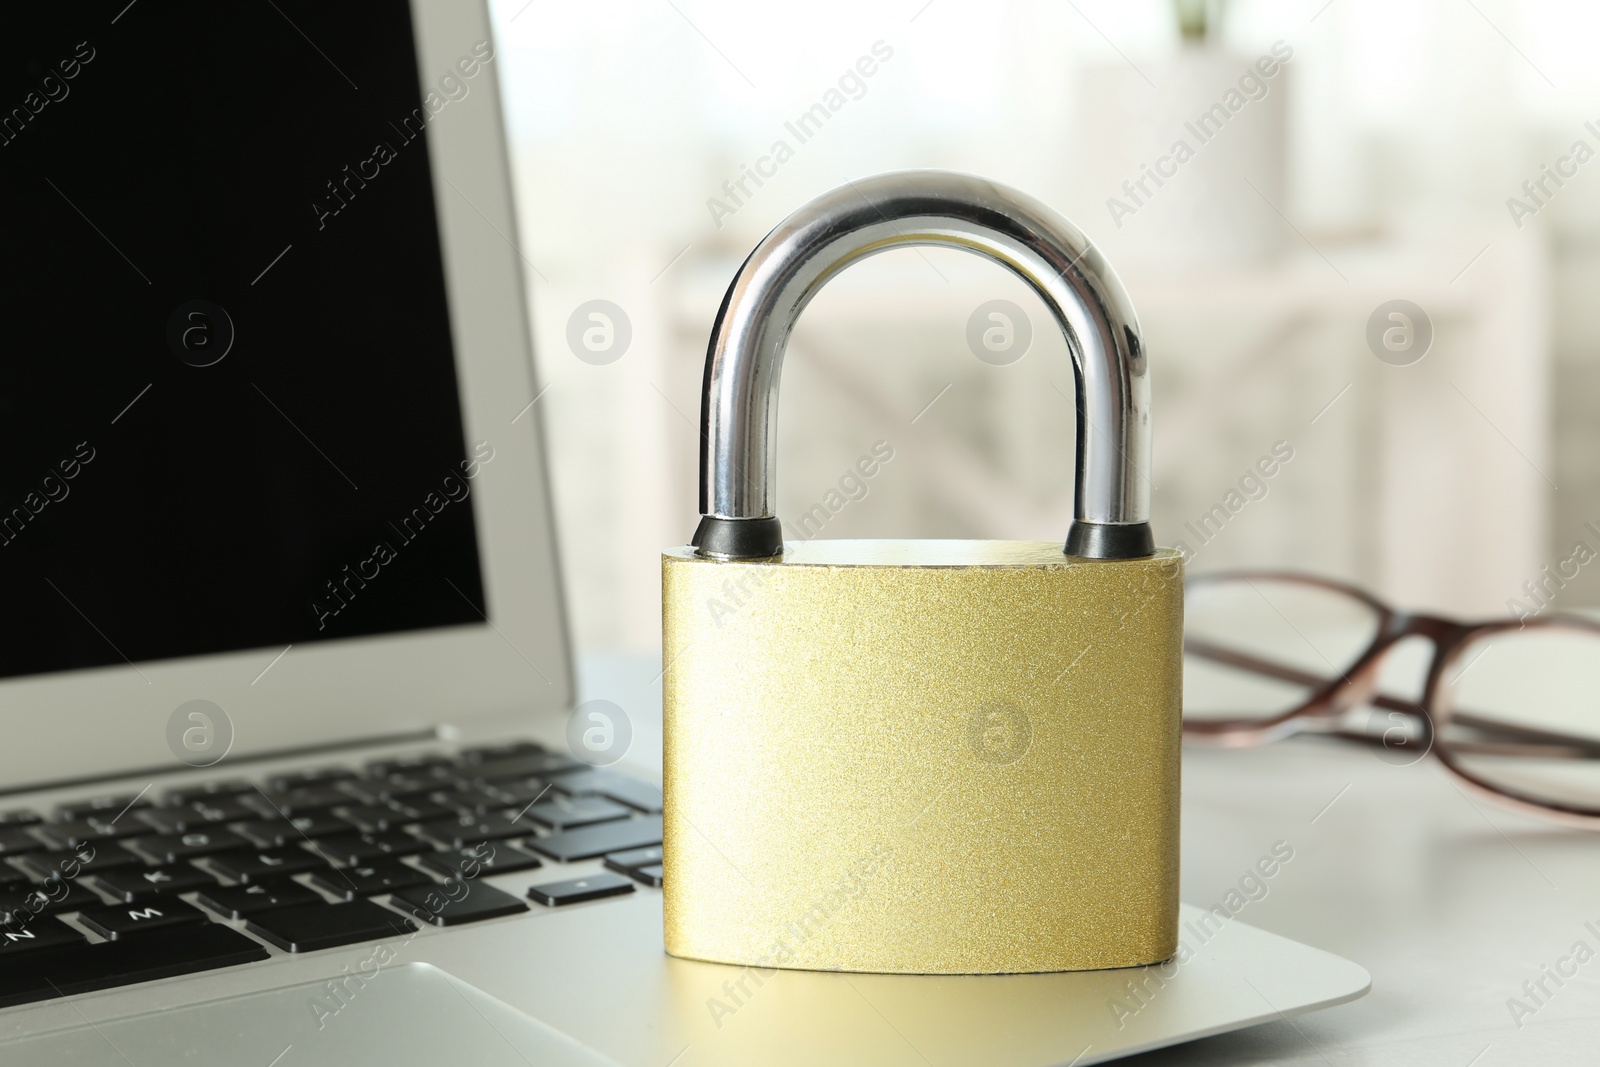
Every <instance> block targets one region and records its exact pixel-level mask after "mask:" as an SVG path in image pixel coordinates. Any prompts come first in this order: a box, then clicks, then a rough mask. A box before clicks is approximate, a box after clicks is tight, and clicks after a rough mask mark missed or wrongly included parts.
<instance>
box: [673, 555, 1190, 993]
mask: <svg viewBox="0 0 1600 1067" xmlns="http://www.w3.org/2000/svg"><path fill="white" fill-rule="evenodd" d="M662 608H663V610H662V614H663V620H662V621H663V650H662V651H663V657H664V662H665V663H666V669H665V672H664V674H663V677H662V686H663V699H664V712H665V754H664V758H665V768H664V769H665V793H666V816H665V818H666V824H665V845H664V848H665V871H664V879H663V882H664V884H663V891H664V893H665V898H666V899H665V916H666V948H667V951H668V952H670V953H672V954H673V955H675V956H683V957H687V958H691V959H699V960H710V961H714V962H721V963H732V964H742V965H746V966H750V967H754V968H758V969H767V968H776V967H795V968H805V969H816V970H846V971H869V972H885V973H901V974H995V973H1017V972H1031V971H1061V970H1079V969H1088V968H1097V967H1124V966H1133V965H1138V964H1146V963H1153V962H1156V961H1159V960H1164V959H1166V958H1168V957H1170V956H1171V955H1172V954H1173V953H1174V952H1175V951H1176V949H1177V922H1178V919H1177V916H1178V821H1179V820H1178V812H1179V768H1180V759H1181V757H1180V726H1181V723H1180V719H1181V701H1182V640H1183V578H1182V561H1181V558H1180V557H1179V555H1178V554H1177V553H1176V552H1173V551H1171V550H1169V549H1163V550H1161V551H1159V552H1158V553H1157V555H1156V556H1155V557H1153V558H1149V559H1138V560H1109V561H1105V560H1087V559H1075V558H1072V557H1068V556H1065V555H1063V554H1062V552H1061V547H1060V545H1059V544H1054V543H1050V542H1042V541H1041V542H1033V541H1022V542H1019V541H843V540H834V541H811V542H791V543H789V544H787V545H786V546H785V550H784V554H783V555H782V556H781V557H776V558H774V559H770V560H749V561H734V562H719V561H715V560H708V559H701V558H697V557H696V556H695V555H694V550H693V549H692V548H680V549H674V550H670V551H668V552H667V553H665V554H664V555H663V558H662Z"/></svg>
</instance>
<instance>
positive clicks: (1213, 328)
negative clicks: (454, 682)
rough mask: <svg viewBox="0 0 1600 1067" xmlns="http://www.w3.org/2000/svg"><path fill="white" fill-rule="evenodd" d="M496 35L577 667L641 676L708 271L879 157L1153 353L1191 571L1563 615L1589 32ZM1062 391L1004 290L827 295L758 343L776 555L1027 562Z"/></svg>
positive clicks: (1165, 457) (1171, 24)
mask: <svg viewBox="0 0 1600 1067" xmlns="http://www.w3.org/2000/svg"><path fill="white" fill-rule="evenodd" d="M493 6H494V9H495V15H496V22H497V26H498V31H499V35H500V36H499V49H500V52H499V56H498V57H497V60H496V66H497V68H498V71H499V75H500V77H501V79H502V81H503V83H504V86H505V90H506V99H507V112H508V114H507V122H508V124H509V126H510V129H511V135H512V139H513V143H514V148H515V153H516V159H515V181H516V184H517V194H518V205H519V211H520V220H519V222H520V226H521V234H520V237H519V239H518V245H519V249H520V251H521V252H522V254H523V257H524V259H525V260H526V262H527V264H528V270H527V274H528V279H529V286H530V293H529V298H530V301H531V305H532V308H533V319H534V324H535V335H536V345H537V349H536V358H537V361H538V370H539V375H540V379H541V385H542V387H543V390H544V391H543V392H542V393H541V394H540V396H539V399H538V400H537V401H536V403H537V404H538V406H539V409H540V411H541V413H542V416H543V418H544V420H545V427H546V431H547V435H548V437H549V441H550V451H551V456H552V465H553V468H554V469H553V474H554V483H555V489H556V495H557V514H558V516H559V522H560V530H559V532H560V535H561V551H562V553H563V559H564V566H565V570H566V577H567V583H568V587H567V588H568V595H569V598H570V603H571V612H572V617H573V621H574V624H575V627H576V632H577V635H578V640H579V642H580V646H581V647H586V648H590V649H608V648H609V649H619V650H620V649H628V650H654V649H657V648H658V647H659V640H660V636H659V635H660V629H659V625H660V623H659V619H660V600H659V596H660V591H659V553H660V550H661V549H662V548H664V547H666V546H669V545H678V544H682V543H685V542H686V541H687V540H688V538H689V535H690V533H691V532H692V531H693V529H694V524H695V521H696V518H697V515H698V510H697V506H696V444H697V441H698V437H699V433H698V418H699V404H700V384H701V374H702V369H703V364H704V353H705V344H706V340H707V337H708V335H709V332H710V328H711V324H712V320H713V318H714V316H715V312H716V308H717V305H718V302H719V301H720V299H721V296H722V293H723V291H724V290H725V288H726V287H727V284H728V282H729V281H730V279H731V278H732V276H733V274H734V272H735V270H736V269H737V267H738V265H739V262H740V261H741V260H742V258H743V257H744V255H745V254H746V253H748V251H749V250H750V248H751V247H752V246H753V245H754V244H755V243H756V242H758V241H759V240H760V239H761V237H762V236H763V235H764V234H765V233H766V232H767V231H768V230H769V229H771V228H772V227H773V226H774V225H775V224H777V223H778V222H779V221H780V220H781V219H782V218H783V216H784V215H786V214H787V213H788V212H790V211H791V210H793V209H794V208H796V207H798V206H799V205H801V204H802V203H804V202H805V201H807V200H809V199H810V198H811V197H813V196H816V195H817V194H819V193H822V192H824V191H826V190H828V189H831V188H833V187H835V186H838V185H841V184H843V183H844V182H846V181H849V180H851V179H853V178H858V177H861V176H864V175H868V174H872V173H876V172H879V171H885V170H894V169H901V168H909V167H942V168H950V169H955V170H961V171H967V172H971V173H976V174H980V175H983V176H986V177H991V178H994V179H997V180H999V181H1001V182H1005V183H1007V184H1010V185H1013V186H1015V187H1017V188H1019V189H1021V190H1023V191H1025V192H1028V193H1031V194H1032V195H1034V196H1036V197H1038V198H1040V199H1042V200H1044V201H1046V202H1047V203H1049V204H1050V205H1052V206H1053V207H1055V208H1057V209H1058V210H1059V211H1061V212H1062V213H1063V214H1064V215H1066V216H1067V217H1068V218H1069V219H1071V220H1072V221H1073V222H1075V223H1076V224H1077V225H1078V226H1079V227H1080V228H1081V229H1082V230H1083V231H1084V232H1085V233H1086V234H1088V235H1089V237H1090V238H1091V239H1093V240H1094V241H1095V242H1096V243H1098V244H1099V245H1100V246H1101V247H1102V248H1103V250H1104V251H1105V253H1106V254H1107V256H1108V257H1109V259H1110V260H1111V262H1112V263H1113V264H1114V265H1115V266H1116V268H1117V270H1118V272H1119V273H1120V274H1121V276H1122V279H1123V281H1124V283H1125V285H1126V287H1127V289H1128V291H1129V293H1130V294H1131V296H1132V299H1133V302H1134V305H1135V307H1136V308H1137V309H1138V312H1139V315H1140V317H1141V320H1142V322H1143V325H1144V329H1145V332H1146V336H1147V340H1148V342H1149V348H1150V352H1151V375H1152V379H1153V383H1154V401H1155V402H1154V411H1155V416H1154V428H1155V437H1154V442H1155V452H1154V470H1153V474H1152V499H1153V521H1154V526H1155V530H1156V535H1157V540H1158V541H1159V542H1160V543H1162V544H1167V545H1177V544H1180V543H1181V544H1182V546H1183V547H1185V548H1187V549H1188V551H1189V553H1190V564H1189V566H1190V568H1191V569H1192V570H1194V571H1201V570H1215V569H1220V568H1226V567H1236V566H1250V567H1266V566H1281V567H1291V568H1296V569H1307V570H1311V571H1315V572H1317V573H1321V574H1325V575H1329V576H1333V577H1339V578H1344V579H1347V580H1353V581H1356V582H1358V583H1360V584H1362V585H1364V586H1367V587H1369V588H1371V589H1373V590H1374V591H1376V592H1378V593H1380V594H1381V595H1382V596H1384V597H1386V598H1389V599H1390V600H1391V601H1392V602H1394V603H1396V604H1398V605H1402V606H1406V607H1412V608H1419V609H1420V608H1425V609H1432V610H1437V611H1449V612H1457V613H1467V614H1472V615H1498V614H1503V613H1506V612H1508V611H1517V612H1523V611H1527V612H1534V611H1543V610H1547V609H1565V608H1572V607H1580V606H1585V605H1595V604H1600V565H1597V566H1592V567H1591V566H1588V562H1589V559H1590V558H1592V556H1593V554H1594V553H1596V552H1600V302H1597V301H1596V300H1595V299H1594V298H1593V296H1592V294H1593V292H1594V290H1595V284H1596V282H1600V159H1596V158H1594V157H1595V156H1596V153H1597V152H1600V64H1596V63H1595V62H1594V61H1593V56H1592V54H1591V48H1592V42H1593V41H1594V40H1596V39H1597V33H1600V7H1597V6H1596V5H1590V4H1580V3H1576V2H1566V0H1525V2H1520V3H1513V2H1510V0H1309V2H1305V3H1301V2H1282V0H1278V2H1271V3H1269V2H1264V0H1261V2H1245V0H1239V2H1234V3H1226V4H1224V3H1211V4H1204V3H1201V4H1188V3H1185V4H1174V3H1173V2H1171V0H1067V2H1060V0H1011V2H999V0H982V2H979V0H903V2H901V0H894V2H882V3H879V2H861V0H856V2H849V3H846V2H840V0H815V2H812V3H809V4H806V5H804V6H798V5H796V6H789V5H784V6H781V7H780V6H778V5H759V4H749V3H744V4H735V3H729V2H723V0H600V2H592V3H586V4H581V5H574V4H557V3H554V2H553V0H495V3H494V5H493ZM1590 123H1593V125H1590ZM1180 144H1181V145H1182V146H1183V147H1181V148H1180V147H1179V146H1180ZM594 301H606V302H608V303H607V304H603V305H596V304H593V303H592V302H594ZM996 301H1000V302H1002V303H995V302H996ZM596 314H599V315H601V318H599V319H596V318H593V317H592V316H593V315H596ZM996 315H998V316H999V318H995V317H993V316H996ZM1030 335H1031V336H1030ZM1072 394H1073V384H1072V367H1071V361H1070V359H1069V357H1068V353H1067V350H1066V346H1065V344H1064V343H1063V342H1062V340H1061V338H1060V337H1059V336H1058V335H1056V334H1055V332H1054V330H1053V327H1051V325H1050V323H1049V320H1048V319H1047V317H1046V315H1045V312H1044V310H1043V307H1042V305H1041V304H1040V303H1039V302H1038V301H1037V299H1036V298H1034V297H1033V296H1032V295H1031V293H1030V292H1029V291H1028V290H1027V289H1026V287H1025V286H1024V285H1023V284H1022V283H1020V282H1019V281H1017V280H1015V279H1014V278H1012V277H1011V276H1010V275H1009V274H1007V273H1006V272H1005V271H1004V270H1003V269H1002V268H1000V267H998V266H996V265H994V264H990V263H987V262H985V261H981V260H978V259H977V258H976V257H972V256H968V255H964V254H962V253H957V252H948V251H941V250H929V249H925V250H897V251H894V252H890V253H887V254H884V255H881V256H879V257H877V258H875V259H872V260H869V261H867V262H866V263H863V264H861V265H859V266H857V267H855V268H852V269H851V270H850V271H848V272H847V273H846V274H844V275H843V276H842V277H840V278H839V279H837V280H836V281H834V282H833V283H832V284H831V285H830V286H829V287H828V288H827V289H826V290H824V291H823V293H822V294H821V295H820V296H819V297H818V299H817V300H816V301H815V302H814V303H813V304H812V305H811V307H810V308H809V309H808V310H807V311H806V313H805V315H804V316H803V317H802V319H801V322H800V325H799V327H798V329H797V330H796V333H795V336H794V339H793V341H792V343H791V345H790V347H789V350H788V356H787V360H786V364H785V368H784V375H783V396H782V403H781V405H780V420H781V425H780V436H779V442H780V447H781V454H780V463H779V482H778V500H779V505H780V510H779V515H780V517H781V518H782V519H784V520H785V525H786V529H787V530H788V536H789V537H790V538H803V537H811V536H821V537H979V538H1047V539H1051V540H1060V539H1061V538H1063V537H1064V536H1065V533H1066V528H1067V523H1068V520H1069V518H1070V513H1071V499H1072V485H1071V472H1072V453H1071V450H1072V442H1073V439H1074V438H1073V433H1074V427H1073V407H1072V403H1071V399H1070V398H1071V397H1072ZM875 447H876V448H878V449H879V452H880V456H881V454H882V453H883V452H884V451H888V452H889V454H890V455H891V457H892V458H890V459H888V460H887V461H885V462H882V463H881V464H880V465H879V467H878V471H877V473H876V474H875V475H874V477H873V478H871V479H870V480H865V481H863V482H861V483H859V485H858V484H857V483H853V482H851V483H847V484H846V485H845V486H844V487H843V488H841V486H840V480H841V477H842V476H844V475H845V474H846V472H847V471H849V470H850V469H851V468H852V467H853V466H854V465H855V463H856V461H857V459H858V458H859V457H861V456H865V455H869V454H871V453H872V452H873V449H874V448H875ZM1268 469H1271V471H1272V473H1271V475H1270V476H1266V475H1264V474H1263V473H1262V472H1263V471H1266V470H1268ZM818 505H820V506H821V509H822V510H821V511H820V512H819V511H817V510H814V509H815V507H816V506H818ZM808 513H809V514H810V515H811V516H812V520H811V521H810V522H809V523H807V524H806V525H804V526H803V527H802V526H801V525H800V519H801V517H802V516H803V515H805V514H808ZM819 516H820V517H819ZM1591 522H1592V523H1594V526H1592V527H1591V526H1590V525H1589V524H1590V523H1591ZM1580 543H1582V544H1583V545H1584V546H1585V549H1586V551H1584V552H1579V551H1577V547H1578V545H1579V544H1580ZM1590 550H1592V551H1590Z"/></svg>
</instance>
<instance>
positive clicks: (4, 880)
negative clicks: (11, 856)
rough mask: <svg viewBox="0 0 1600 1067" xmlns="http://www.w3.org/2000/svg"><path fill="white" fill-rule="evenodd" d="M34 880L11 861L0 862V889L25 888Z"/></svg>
mask: <svg viewBox="0 0 1600 1067" xmlns="http://www.w3.org/2000/svg"><path fill="white" fill-rule="evenodd" d="M31 881H32V879H31V878H29V877H28V876H27V875H26V874H23V873H22V872H21V871H19V870H17V869H16V868H15V867H13V866H11V865H10V864H9V863H0V889H23V888H26V887H27V885H28V884H29V883H30V882H31Z"/></svg>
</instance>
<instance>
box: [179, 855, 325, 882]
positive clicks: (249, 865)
mask: <svg viewBox="0 0 1600 1067" xmlns="http://www.w3.org/2000/svg"><path fill="white" fill-rule="evenodd" d="M206 862H207V863H209V864H210V865H211V869H212V870H214V871H216V872H217V873H218V874H221V875H222V876H223V877H224V878H231V879H233V880H234V881H235V882H244V883H246V884H249V883H250V882H258V881H261V880H262V879H264V878H284V877H287V876H289V875H291V874H299V873H300V872H301V871H320V870H322V869H323V868H324V867H326V866H327V865H328V864H327V861H326V860H323V859H322V858H320V857H318V856H314V855H312V854H311V853H310V852H307V851H305V850H304V849H300V848H264V849H259V850H256V851H240V852H218V853H215V854H213V855H210V856H207V857H206Z"/></svg>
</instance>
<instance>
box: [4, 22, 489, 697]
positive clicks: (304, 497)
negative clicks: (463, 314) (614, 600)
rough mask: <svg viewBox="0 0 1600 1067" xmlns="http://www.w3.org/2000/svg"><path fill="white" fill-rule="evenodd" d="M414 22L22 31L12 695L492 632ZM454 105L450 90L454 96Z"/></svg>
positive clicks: (485, 50)
mask: <svg viewBox="0 0 1600 1067" xmlns="http://www.w3.org/2000/svg"><path fill="white" fill-rule="evenodd" d="M490 59H492V51H490V49H489V46H488V45H487V44H484V45H480V46H479V47H478V49H476V50H475V52H474V54H473V55H472V56H469V57H467V59H465V60H464V61H463V63H462V64H460V67H461V69H460V70H459V71H443V72H440V74H441V75H442V76H443V77H442V80H441V79H440V78H434V79H431V80H430V84H429V85H428V86H423V85H421V84H420V83H419V76H418V70H417V60H416V51H415V47H414V43H413V38H412V28H411V23H410V10H409V6H408V4H407V3H406V0H381V2H369V3H363V4H359V5H357V4H330V3H325V2H322V0H260V2H259V3H239V4H233V3H227V4H222V3H216V2H214V0H142V2H140V0H134V2H132V3H129V2H128V0H107V2H98V0H81V2H77V0H75V2H74V3H72V4H63V3H48V4H45V3H29V4H7V5H5V6H4V8H3V10H0V203H3V204H4V205H5V240H4V243H3V245H0V248H3V252H0V294H3V295H0V308H3V309H4V314H3V316H0V338H3V351H4V356H3V358H0V604H3V605H4V611H5V616H6V619H7V625H6V627H5V635H6V636H5V640H4V641H0V676H16V675H27V674H36V673H40V672H46V671H60V670H67V669H75V668H84V667H93V666H99V665H107V664H122V663H124V662H132V663H139V662H142V661H148V660H157V659H163V658H168V657H174V656H191V655H196V654H201V653H212V652H223V651H230V650H241V649H251V648H264V647H272V646H284V645H289V644H291V643H296V642H305V641H321V640H331V639H336V638H344V637H354V636H359V635H371V634H380V633H390V632H395V631H403V630H416V629H421V628H427V627H441V626H456V625H464V624H476V625H482V624H483V621H484V613H485V612H487V610H488V608H487V606H486V605H485V604H484V593H483V584H482V581H481V578H480V571H479V558H478V547H477V535H476V530H475V527H474V520H473V500H472V493H473V478H474V477H475V476H476V475H477V474H478V473H479V471H480V470H481V465H482V464H483V463H484V462H486V461H487V460H490V459H492V450H491V449H490V448H489V446H487V445H469V443H468V442H467V440H466V439H465V435H464V431H463V422H462V414H461V404H460V400H459V397H458V394H457V382H456V374H455V366H454V357H453V352H452V345H451V333H450V323H449V318H448V314H447V307H446V301H445V292H444V269H443V264H442V261H441V256H440V244H439V235H438V226H437V221H436V217H435V208H434V203H433V189H432V184H431V178H430V171H429V160H428V146H427V142H426V138H425V136H424V133H423V131H424V129H425V128H426V126H427V125H428V124H429V123H432V122H438V121H448V113H447V109H448V108H449V107H450V106H451V105H452V104H453V103H454V102H456V101H458V100H459V99H461V98H462V97H464V96H465V95H466V94H468V93H470V92H471V89H472V79H473V78H475V77H493V74H492V72H486V71H485V69H484V68H483V66H482V64H483V63H485V62H487V61H489V60H490ZM434 83H437V84H434Z"/></svg>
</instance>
